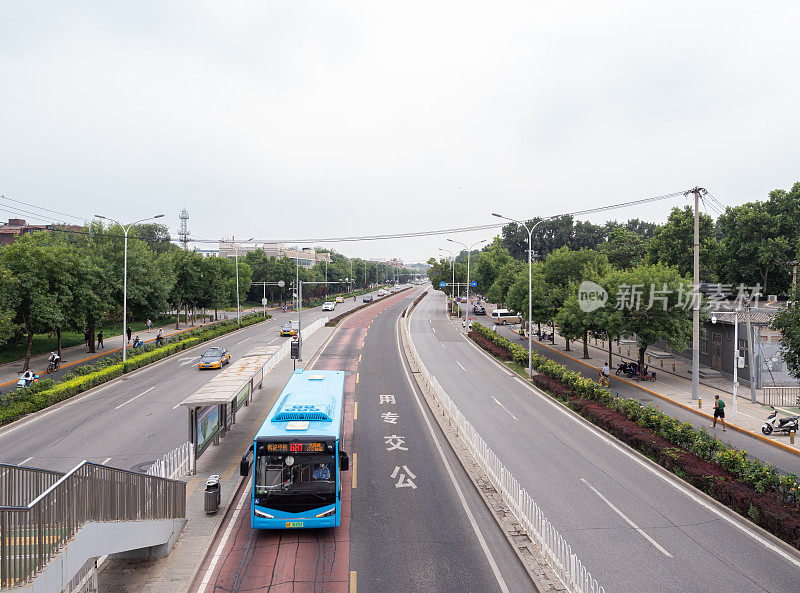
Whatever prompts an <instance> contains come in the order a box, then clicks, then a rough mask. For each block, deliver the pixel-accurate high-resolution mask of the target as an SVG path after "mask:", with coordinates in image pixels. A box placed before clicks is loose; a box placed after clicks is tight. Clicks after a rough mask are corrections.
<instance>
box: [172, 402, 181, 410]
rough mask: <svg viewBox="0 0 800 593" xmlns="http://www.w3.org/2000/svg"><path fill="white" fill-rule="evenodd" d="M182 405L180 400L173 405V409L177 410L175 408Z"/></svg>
mask: <svg viewBox="0 0 800 593" xmlns="http://www.w3.org/2000/svg"><path fill="white" fill-rule="evenodd" d="M180 407H181V402H178V403H177V404H175V405H174V406H172V409H173V410H175V409H177V408H180Z"/></svg>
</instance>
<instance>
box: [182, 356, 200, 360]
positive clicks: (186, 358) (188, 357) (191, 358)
mask: <svg viewBox="0 0 800 593" xmlns="http://www.w3.org/2000/svg"><path fill="white" fill-rule="evenodd" d="M195 358H197V357H196V356H184V357H182V358H179V359H178V360H180V361H184V360H194V359H195Z"/></svg>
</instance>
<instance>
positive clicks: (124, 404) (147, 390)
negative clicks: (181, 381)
mask: <svg viewBox="0 0 800 593" xmlns="http://www.w3.org/2000/svg"><path fill="white" fill-rule="evenodd" d="M155 388H156V386H155V385H153V386H152V387H151V388H150V389H145V390H144V391H142V392H141V393H140V394H139V395H137V396H136V397H132V398H131V399H129V400H128V401H126V402H123V403H121V404H120V405H118V406H117V407H116V408H114V409H115V410H119V409H120V408H121V407H122V406H127V405H128V404H129V403H131V402H132V401H133V400H135V399H139V398H140V397H142V396H143V395H144V394H145V393H149V392H150V391H153V389H155Z"/></svg>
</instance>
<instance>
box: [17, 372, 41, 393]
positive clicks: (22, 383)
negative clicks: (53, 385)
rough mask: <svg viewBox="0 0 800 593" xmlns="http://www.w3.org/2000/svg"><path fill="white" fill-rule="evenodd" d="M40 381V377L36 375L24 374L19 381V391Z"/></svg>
mask: <svg viewBox="0 0 800 593" xmlns="http://www.w3.org/2000/svg"><path fill="white" fill-rule="evenodd" d="M38 381H39V375H36V374H34V373H24V374H23V375H22V376H21V377H20V378H19V381H17V389H23V388H25V387H30V386H31V385H33V384H34V383H36V382H38Z"/></svg>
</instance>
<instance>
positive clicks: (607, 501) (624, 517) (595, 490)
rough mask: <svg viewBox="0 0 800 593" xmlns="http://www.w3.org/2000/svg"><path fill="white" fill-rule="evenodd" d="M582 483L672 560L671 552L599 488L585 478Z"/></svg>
mask: <svg viewBox="0 0 800 593" xmlns="http://www.w3.org/2000/svg"><path fill="white" fill-rule="evenodd" d="M581 482H583V483H584V484H586V485H587V486H588V487H589V489H590V490H591V491H592V492H594V493H595V494H597V496H599V497H600V499H601V500H602V501H603V502H604V503H606V504H607V505H608V506H609V507H611V510H612V511H614V512H615V513H616V514H618V515H619V516H620V517H622V518H623V519H624V520H625V522H626V523H627V524H628V525H630V526H631V527H633V528H634V529H635V530H636V531H637V532H638V533H639V535H641V536H642V537H643V538H644V539H646V540H647V541H649V542H650V543H651V544H653V545H654V546H655V547H656V549H657V550H658V551H659V552H661V553H662V554H664V556H669V557H670V558H672V554H670V553H669V552H667V551H666V550H665V549H664V548H662V547H661V545H660V544H659V543H658V542H657V541H656V540H654V539H653V538H652V537H650V536H649V535H647V533H645V531H644V529H642V528H641V527H639V526H638V525H637V524H636V523H634V522H633V521H631V520H630V518H628V517H627V516H626V515H625V513H623V512H622V511H621V510H619V509H618V508H617V507H615V506H614V504H613V503H612V502H611V501H610V500H608V499H607V498H606V497H605V496H603V495H602V494H601V493H600V491H599V490H598V489H597V488H595V487H594V486H592V485H591V484H590V483H589V482H587V481H586V480H585V479H583V478H581Z"/></svg>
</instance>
